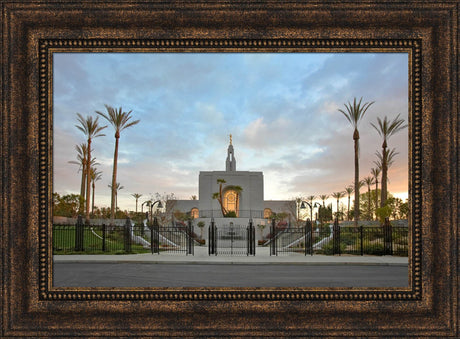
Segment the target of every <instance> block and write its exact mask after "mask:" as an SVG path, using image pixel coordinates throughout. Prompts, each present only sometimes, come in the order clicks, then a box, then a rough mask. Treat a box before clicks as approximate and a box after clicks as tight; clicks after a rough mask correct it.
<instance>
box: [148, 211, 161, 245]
mask: <svg viewBox="0 0 460 339" xmlns="http://www.w3.org/2000/svg"><path fill="white" fill-rule="evenodd" d="M150 250H151V252H152V254H154V253H158V254H160V227H159V225H158V219H157V217H154V218H153V225H151V227H150Z"/></svg>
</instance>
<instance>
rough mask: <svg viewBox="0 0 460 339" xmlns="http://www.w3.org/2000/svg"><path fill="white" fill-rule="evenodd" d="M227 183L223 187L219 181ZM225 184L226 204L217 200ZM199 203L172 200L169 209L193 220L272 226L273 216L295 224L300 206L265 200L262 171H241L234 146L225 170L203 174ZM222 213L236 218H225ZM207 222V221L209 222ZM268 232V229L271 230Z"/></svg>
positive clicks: (200, 175) (224, 200)
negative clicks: (284, 215) (186, 215)
mask: <svg viewBox="0 0 460 339" xmlns="http://www.w3.org/2000/svg"><path fill="white" fill-rule="evenodd" d="M222 180H223V181H224V182H223V183H222V184H220V183H219V182H218V181H222ZM220 185H222V195H221V196H222V205H223V207H224V208H223V209H222V208H221V205H220V203H219V200H218V199H217V198H216V193H217V196H219V192H220ZM198 192H199V195H198V199H197V200H170V201H168V202H167V205H169V206H167V209H169V210H170V211H172V212H173V211H180V212H183V213H187V214H189V215H190V216H191V217H192V218H193V219H200V220H204V221H209V220H210V218H214V220H215V222H216V223H217V224H222V223H229V222H230V221H233V222H238V223H240V224H243V223H247V222H248V221H249V219H252V220H253V223H254V224H255V225H257V224H269V223H270V218H271V216H272V214H273V213H281V212H285V213H287V215H288V217H287V218H286V219H285V220H286V221H287V222H289V221H294V220H295V215H296V203H295V201H293V200H264V177H263V173H262V172H252V171H237V169H236V157H235V150H234V147H233V145H232V136H231V135H230V144H229V146H228V148H227V158H226V160H225V171H200V173H199V179H198ZM222 210H224V211H226V212H228V213H229V214H231V215H233V216H236V218H224V216H223V215H222ZM206 223H207V222H206ZM267 229H268V227H267Z"/></svg>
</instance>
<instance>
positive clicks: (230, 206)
mask: <svg viewBox="0 0 460 339" xmlns="http://www.w3.org/2000/svg"><path fill="white" fill-rule="evenodd" d="M222 203H223V205H224V208H225V209H226V210H227V212H232V211H233V212H235V213H236V216H238V215H239V211H238V210H239V206H238V205H239V201H238V193H237V192H236V191H235V190H233V189H229V190H226V191H225V192H224V197H223V199H222Z"/></svg>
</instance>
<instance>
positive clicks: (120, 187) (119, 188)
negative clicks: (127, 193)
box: [107, 182, 125, 215]
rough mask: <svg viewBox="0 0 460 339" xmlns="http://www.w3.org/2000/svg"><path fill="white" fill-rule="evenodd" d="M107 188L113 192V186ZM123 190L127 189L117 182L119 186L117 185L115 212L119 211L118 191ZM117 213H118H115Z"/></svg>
mask: <svg viewBox="0 0 460 339" xmlns="http://www.w3.org/2000/svg"><path fill="white" fill-rule="evenodd" d="M107 186H108V187H110V189H111V190H113V188H112V185H110V184H109V185H107ZM123 188H125V187H124V186H121V184H120V183H119V182H117V184H116V185H115V210H117V209H118V191H119V190H122V189H123ZM111 213H112V212H111ZM115 213H116V211H115ZM115 213H114V215H115Z"/></svg>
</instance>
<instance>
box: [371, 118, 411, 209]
mask: <svg viewBox="0 0 460 339" xmlns="http://www.w3.org/2000/svg"><path fill="white" fill-rule="evenodd" d="M371 126H372V127H374V128H375V130H376V131H377V133H378V134H379V135H380V136H381V137H382V138H383V143H382V189H381V196H380V206H381V207H383V206H385V204H386V202H387V193H388V191H387V180H388V164H387V157H386V154H387V147H388V145H387V142H388V140H389V139H390V137H391V136H392V135H394V134H396V133H397V132H399V131H401V130H402V129H404V128H406V127H407V125H404V119H400V118H399V114H398V115H397V116H396V117H395V118H394V119H393V120H391V121H390V120H389V119H388V118H387V117H386V116H385V117H384V118H383V120H382V119H380V118H379V117H377V125H375V124H373V123H371Z"/></svg>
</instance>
